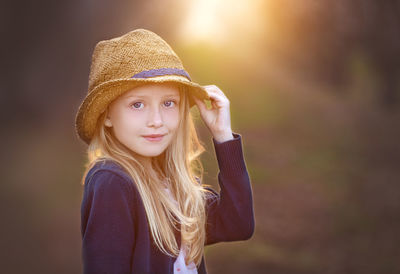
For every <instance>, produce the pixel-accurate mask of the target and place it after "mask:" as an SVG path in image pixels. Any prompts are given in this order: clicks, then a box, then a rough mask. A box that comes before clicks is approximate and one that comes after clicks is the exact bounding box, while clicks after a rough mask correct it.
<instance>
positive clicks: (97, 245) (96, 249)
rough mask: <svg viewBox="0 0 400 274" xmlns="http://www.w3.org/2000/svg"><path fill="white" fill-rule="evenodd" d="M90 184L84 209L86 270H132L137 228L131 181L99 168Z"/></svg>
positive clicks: (85, 196)
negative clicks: (133, 209)
mask: <svg viewBox="0 0 400 274" xmlns="http://www.w3.org/2000/svg"><path fill="white" fill-rule="evenodd" d="M86 187H87V188H86V189H85V192H86V193H85V195H84V198H83V204H85V206H84V208H83V211H82V223H83V226H82V227H83V228H82V258H83V272H84V273H85V274H91V273H115V274H116V273H130V272H131V265H130V261H131V256H132V253H133V249H134V232H135V231H134V222H133V215H132V213H131V208H132V191H131V189H130V187H129V185H128V182H126V180H124V179H123V178H121V177H120V176H119V175H117V174H115V173H113V172H112V171H109V170H99V171H97V172H96V173H94V175H93V176H92V178H91V180H90V181H89V183H88V185H87V186H86Z"/></svg>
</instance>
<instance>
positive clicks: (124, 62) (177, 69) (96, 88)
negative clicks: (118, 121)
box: [75, 29, 210, 144]
mask: <svg viewBox="0 0 400 274" xmlns="http://www.w3.org/2000/svg"><path fill="white" fill-rule="evenodd" d="M162 82H175V83H179V84H182V85H184V86H185V87H187V89H186V90H187V91H188V92H189V93H190V95H192V96H196V97H197V98H199V99H210V98H209V96H208V94H207V92H206V90H205V89H204V87H202V86H201V85H199V84H197V83H195V82H193V81H192V80H191V78H190V76H189V74H188V73H187V71H186V70H185V68H184V67H183V64H182V62H181V60H180V58H179V57H178V55H177V54H176V53H175V52H174V51H173V49H172V48H171V47H170V46H169V45H168V43H167V42H166V41H164V40H163V39H162V38H161V37H160V36H158V35H157V34H155V33H154V32H151V31H149V30H146V29H136V30H133V31H130V32H128V33H126V34H124V35H122V36H119V37H116V38H112V39H109V40H103V41H100V42H98V43H97V44H96V46H95V48H94V50H93V54H92V62H91V65H90V73H89V85H88V94H87V96H86V97H85V98H84V100H83V101H82V103H81V104H80V106H79V108H78V111H77V114H76V118H75V128H76V132H77V134H78V136H79V137H80V138H81V139H82V140H83V141H84V142H85V143H86V144H89V143H90V140H91V138H92V137H93V134H94V131H95V128H96V123H97V120H98V118H99V116H100V115H101V113H102V112H104V111H105V110H106V108H107V106H108V104H109V103H111V102H112V101H113V100H114V99H116V98H117V97H118V96H120V95H121V94H123V93H124V92H126V91H129V90H131V89H133V88H134V87H136V86H139V85H142V84H145V83H162ZM189 102H190V106H191V107H192V106H193V105H195V103H194V101H193V99H192V98H191V96H189Z"/></svg>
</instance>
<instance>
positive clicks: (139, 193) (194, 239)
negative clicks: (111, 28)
mask: <svg viewBox="0 0 400 274" xmlns="http://www.w3.org/2000/svg"><path fill="white" fill-rule="evenodd" d="M204 100H210V101H211V108H208V107H207V106H206V104H205V102H204ZM194 105H197V107H198V108H199V111H200V116H201V117H202V119H203V121H204V123H205V124H206V126H207V127H208V129H209V130H210V132H211V134H212V137H213V138H212V141H213V145H214V148H215V153H216V158H217V161H218V166H219V173H218V181H219V185H220V192H219V193H217V192H216V191H214V190H213V189H211V188H210V187H208V186H206V185H205V184H203V183H202V178H203V176H202V174H203V168H202V165H201V162H200V160H199V156H200V154H201V153H202V152H203V151H204V147H203V146H202V144H201V143H200V141H199V139H198V137H197V134H196V130H195V128H194V123H193V120H192V116H191V113H190V108H191V107H192V106H194ZM76 130H77V134H78V136H79V137H80V138H81V139H82V140H83V141H84V142H85V143H86V144H88V158H89V159H88V160H89V161H88V163H87V165H86V170H85V173H84V176H83V180H82V184H83V185H84V193H83V199H82V207H81V232H82V259H83V269H84V273H113V274H116V273H206V268H205V263H204V256H203V255H204V254H203V253H204V246H205V245H209V244H213V243H217V242H222V241H237V240H247V239H249V238H250V237H251V236H252V235H253V232H254V214H253V202H252V191H251V186H250V179H249V175H248V172H247V169H246V165H245V161H244V158H243V151H242V139H241V135H239V134H237V133H233V132H232V130H231V123H230V111H229V100H228V99H227V97H226V96H225V94H224V93H223V92H222V91H221V90H220V89H219V88H218V87H216V86H214V85H210V86H204V87H203V86H200V85H199V84H196V83H194V82H192V81H191V79H190V76H189V74H188V73H187V72H186V71H185V69H184V67H183V65H182V63H181V60H180V59H179V57H178V56H177V55H176V53H175V52H174V51H173V50H172V49H171V47H170V46H169V45H168V44H167V43H166V42H165V41H164V40H163V39H162V38H161V37H159V36H158V35H156V34H155V33H153V32H151V31H148V30H145V29H137V30H134V31H131V32H128V33H127V34H125V35H122V36H120V37H117V38H113V39H110V40H104V41H100V42H99V43H97V45H96V47H95V49H94V52H93V56H92V64H91V68H90V75H89V92H88V95H87V96H86V98H85V99H84V100H83V102H82V103H81V105H80V107H79V109H78V113H77V116H76Z"/></svg>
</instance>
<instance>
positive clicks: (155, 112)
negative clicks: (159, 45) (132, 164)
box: [105, 83, 180, 157]
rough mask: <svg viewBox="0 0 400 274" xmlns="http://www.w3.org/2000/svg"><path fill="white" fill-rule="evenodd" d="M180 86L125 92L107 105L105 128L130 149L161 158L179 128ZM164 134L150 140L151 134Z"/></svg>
mask: <svg viewBox="0 0 400 274" xmlns="http://www.w3.org/2000/svg"><path fill="white" fill-rule="evenodd" d="M179 101H180V94H179V89H178V87H176V86H174V85H171V84H167V83H160V84H153V83H151V84H145V85H143V86H139V87H135V88H134V89H132V90H130V91H127V92H125V93H124V94H122V95H121V96H119V97H118V98H117V99H116V100H114V101H113V102H111V104H110V105H109V106H108V118H107V119H106V121H105V126H108V127H111V128H112V130H113V132H114V135H115V136H116V138H117V139H118V140H119V141H120V142H121V143H122V144H124V145H125V146H126V147H128V148H129V149H130V150H132V151H134V152H136V153H137V154H139V155H141V156H144V157H155V156H158V155H160V154H161V153H162V152H164V150H165V149H166V148H167V147H168V145H169V144H170V143H171V141H172V140H173V138H174V137H175V134H176V131H177V129H178V125H179ZM153 134H156V135H162V136H161V137H155V138H154V137H153V138H152V137H149V135H153Z"/></svg>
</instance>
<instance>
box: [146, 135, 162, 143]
mask: <svg viewBox="0 0 400 274" xmlns="http://www.w3.org/2000/svg"><path fill="white" fill-rule="evenodd" d="M143 137H144V138H145V139H146V140H147V141H150V142H159V141H161V140H162V139H163V137H164V135H158V134H157V135H147V136H143Z"/></svg>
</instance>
